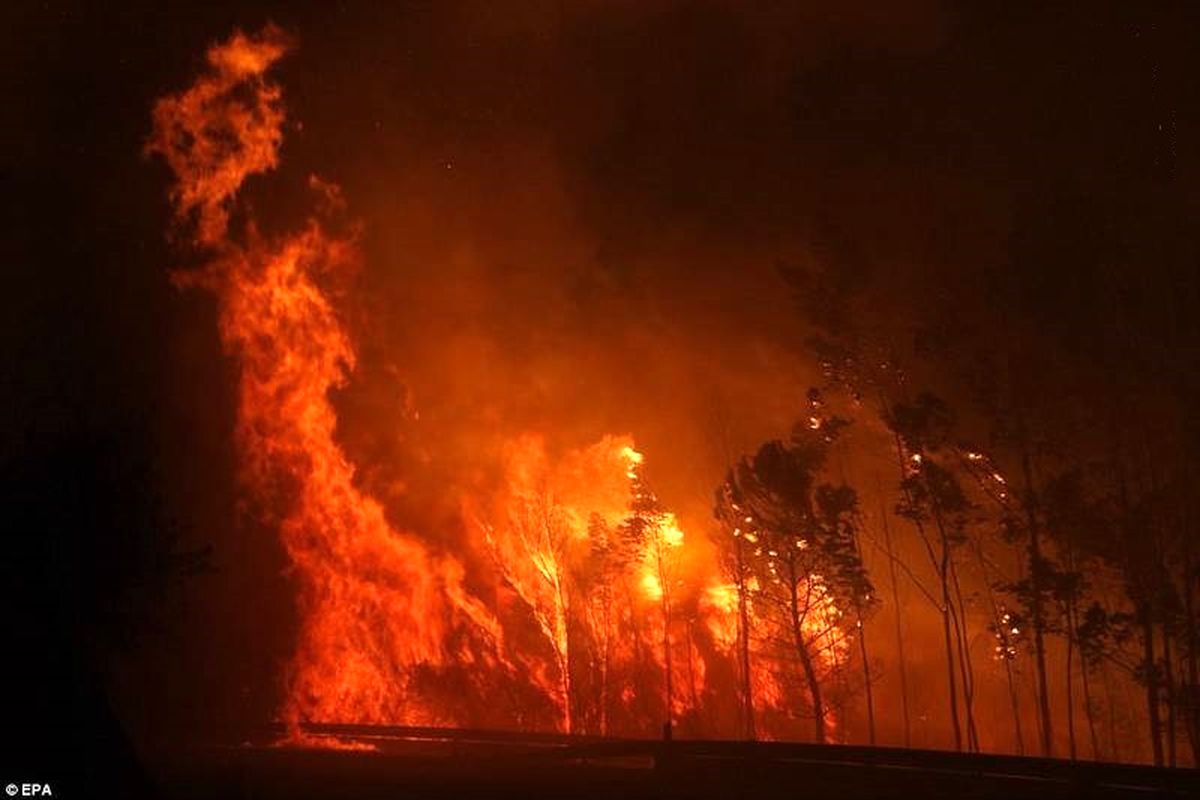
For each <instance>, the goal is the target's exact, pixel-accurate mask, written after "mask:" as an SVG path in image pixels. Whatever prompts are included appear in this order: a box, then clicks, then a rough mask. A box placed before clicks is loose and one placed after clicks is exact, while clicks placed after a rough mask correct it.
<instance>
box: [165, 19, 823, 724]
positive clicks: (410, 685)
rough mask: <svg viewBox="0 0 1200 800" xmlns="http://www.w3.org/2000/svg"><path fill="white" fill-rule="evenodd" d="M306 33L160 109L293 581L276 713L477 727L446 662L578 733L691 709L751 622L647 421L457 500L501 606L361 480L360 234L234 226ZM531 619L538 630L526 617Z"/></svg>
mask: <svg viewBox="0 0 1200 800" xmlns="http://www.w3.org/2000/svg"><path fill="white" fill-rule="evenodd" d="M290 47H291V42H290V41H289V39H288V37H286V36H285V35H284V34H283V33H282V32H281V31H280V30H278V29H276V28H274V27H268V28H266V29H265V30H264V31H262V32H261V33H259V34H257V35H246V34H243V33H240V32H238V33H235V34H234V35H233V36H232V37H231V38H230V39H229V40H228V41H226V42H224V43H221V44H217V45H215V46H213V47H212V48H211V49H210V50H209V51H208V57H207V64H208V66H207V70H206V71H205V72H204V74H202V75H201V76H200V77H199V78H198V79H197V81H196V82H195V83H194V84H193V85H192V86H191V87H190V88H189V89H187V90H186V91H184V92H182V93H179V94H176V95H171V96H168V97H165V98H163V99H161V100H160V101H159V102H158V103H157V104H156V106H155V108H154V111H153V121H154V128H153V133H152V136H151V138H150V140H149V142H148V144H147V146H146V150H147V152H148V153H152V154H156V155H159V156H161V157H162V158H163V159H164V161H165V162H166V163H167V165H168V166H169V167H170V169H171V170H172V172H173V173H174V179H175V180H174V183H173V184H172V187H171V192H170V196H171V199H172V202H173V206H174V211H175V214H176V217H177V220H178V223H179V225H180V226H181V228H182V229H183V230H185V231H188V232H189V233H190V234H191V237H192V244H193V245H194V246H195V247H196V248H197V250H198V251H199V253H200V254H201V255H202V256H203V258H204V266H202V267H200V268H199V269H194V270H188V271H180V272H176V273H175V275H174V278H175V280H176V282H177V283H178V284H180V285H183V286H193V287H199V288H203V289H205V290H207V291H209V292H211V293H212V294H213V295H214V297H215V298H216V301H217V307H218V314H219V321H218V325H219V334H220V340H221V343H222V345H223V347H224V349H225V351H226V352H227V353H228V354H230V355H231V356H232V357H233V358H235V359H236V363H237V365H238V386H237V421H236V440H237V444H238V451H239V453H240V478H241V481H242V483H243V485H244V486H245V489H246V491H247V493H248V495H249V496H250V497H251V498H252V499H253V501H254V504H255V509H256V511H257V512H258V514H259V516H260V517H261V519H262V520H263V521H264V522H265V523H267V524H268V525H270V526H271V527H273V528H275V529H277V530H278V533H279V536H280V539H281V541H282V543H283V545H284V548H285V551H286V554H287V557H288V559H289V561H290V565H291V568H292V572H293V573H294V576H295V579H296V584H297V587H298V597H297V608H298V612H299V619H300V628H299V632H298V635H297V642H296V645H295V650H294V653H293V656H292V658H291V662H290V664H289V667H288V670H287V674H286V680H285V685H284V700H283V703H282V708H281V716H282V717H283V719H284V720H285V721H287V722H288V723H289V725H290V729H291V732H292V733H291V735H292V738H293V740H294V741H296V740H301V739H302V737H301V734H300V728H299V725H300V723H301V722H304V721H336V722H360V723H388V724H445V725H454V724H462V723H463V722H464V720H463V719H462V718H460V717H458V716H456V712H455V711H454V710H452V708H453V704H449V703H444V702H438V696H437V692H436V690H435V689H433V688H431V685H432V684H436V683H437V676H439V675H442V674H445V673H447V672H449V671H451V670H458V671H459V672H460V673H461V672H462V671H464V670H466V671H468V672H469V673H470V674H471V675H473V676H475V677H476V678H478V679H479V680H480V681H485V680H488V679H490V677H489V676H493V677H494V676H495V675H501V676H505V679H506V680H511V681H516V682H521V681H524V682H526V683H527V684H532V686H533V687H534V688H535V689H536V691H537V692H539V693H540V695H541V696H542V697H544V698H548V699H549V701H550V703H551V704H552V705H553V707H554V708H555V709H556V710H557V717H558V718H557V720H556V721H555V722H554V723H553V724H555V725H556V727H558V728H559V729H560V730H564V731H576V730H581V729H590V730H595V731H597V732H600V733H606V732H608V731H609V730H610V729H611V727H612V725H613V721H614V720H616V719H625V720H629V719H634V718H636V719H638V720H641V721H642V722H643V723H644V722H645V720H648V719H654V717H655V715H662V714H663V713H664V712H666V713H667V714H668V715H672V716H676V717H678V716H680V715H683V714H685V713H687V712H689V711H690V710H694V709H695V707H696V706H697V705H698V704H699V703H700V702H701V701H700V699H699V698H701V696H702V695H703V694H704V692H705V690H706V688H707V687H706V681H708V680H709V676H710V675H711V674H712V673H713V670H712V668H711V664H710V663H709V662H710V661H711V660H713V659H718V658H723V659H728V658H729V653H730V651H731V649H732V647H733V645H734V643H735V642H736V641H737V639H738V636H739V632H738V598H737V596H736V591H735V590H734V588H733V587H731V586H729V585H727V584H725V583H724V582H723V579H722V578H721V576H720V571H719V569H718V568H717V565H716V564H715V563H714V560H713V559H711V558H710V559H709V560H708V561H707V562H705V561H702V560H699V559H697V558H691V559H684V558H683V556H684V555H685V551H686V550H687V546H688V543H689V541H690V540H688V539H687V537H686V536H685V533H684V531H683V528H682V527H681V524H680V522H679V519H678V518H677V516H676V514H675V513H674V512H673V511H671V510H670V509H668V508H666V507H665V505H664V504H663V503H662V501H660V499H659V498H658V497H657V496H656V495H655V494H654V492H653V491H652V490H651V489H650V488H649V484H648V482H647V480H646V477H645V475H644V474H643V467H644V466H645V461H646V459H645V457H644V456H643V454H642V453H641V452H639V451H638V450H637V449H636V448H635V446H634V442H633V440H632V439H631V438H630V437H628V436H608V437H604V438H602V439H601V440H600V441H598V442H596V443H595V444H594V445H592V446H590V447H585V448H581V449H578V450H574V451H570V452H567V453H565V454H561V455H559V456H557V457H552V456H551V455H550V454H549V452H548V448H547V446H546V443H545V440H544V438H543V437H541V436H540V435H538V434H536V433H531V434H527V435H524V436H519V437H515V438H514V439H513V440H512V441H510V442H509V443H508V445H507V447H506V448H505V453H504V459H503V460H504V464H505V475H504V482H503V488H502V489H500V490H499V491H497V492H496V493H495V495H494V496H489V497H464V498H462V509H463V521H464V524H465V526H466V527H467V529H468V532H469V533H472V534H474V536H473V537H471V542H472V544H471V546H472V547H475V548H478V550H479V551H480V552H483V553H487V554H490V556H491V562H492V563H493V565H494V584H495V586H494V587H492V588H494V589H495V597H494V598H489V602H486V603H485V602H484V601H483V600H481V599H480V597H481V596H482V595H480V594H476V593H473V592H472V591H470V590H469V589H468V583H467V579H466V578H467V576H466V569H465V567H464V565H463V562H461V561H459V560H458V559H456V558H453V557H451V556H449V555H446V554H443V553H435V552H433V551H432V550H431V549H430V547H429V546H428V545H427V544H426V543H425V540H424V539H422V538H421V537H419V536H418V535H416V534H415V533H413V532H410V531H404V530H399V529H397V527H396V526H394V525H393V524H391V523H390V522H389V520H388V518H387V514H386V510H385V508H384V505H383V504H382V503H381V502H380V501H379V500H378V499H376V498H375V497H373V496H371V495H370V494H368V493H366V492H365V491H364V490H362V489H361V488H359V486H358V485H357V484H356V481H355V467H354V465H353V464H352V463H351V461H350V459H349V458H348V457H347V454H346V453H345V452H344V451H343V449H342V447H341V446H340V445H339V444H338V442H337V440H336V438H335V430H336V428H337V422H338V420H337V415H336V412H335V409H334V407H333V404H332V403H331V401H330V391H331V390H332V389H334V388H337V387H340V386H342V385H344V384H345V383H346V382H347V380H348V379H349V375H350V374H351V373H352V372H353V370H354V369H355V364H356V352H355V346H354V342H353V341H352V340H351V338H350V336H349V334H348V332H347V330H346V327H345V325H344V324H343V321H342V318H341V315H340V311H339V308H338V307H337V303H336V302H335V301H336V299H337V298H338V297H340V296H341V294H340V289H341V288H343V287H344V286H345V285H346V282H347V281H348V280H349V278H351V277H352V276H353V274H354V273H355V271H356V270H357V267H358V263H359V256H358V250H357V246H356V240H355V233H354V231H353V228H351V229H350V232H349V233H345V234H334V233H331V232H330V230H331V224H330V220H328V219H326V218H324V217H318V216H316V215H314V216H313V217H312V218H311V219H309V220H308V221H307V222H306V223H305V224H304V225H303V226H302V227H301V228H300V229H299V230H297V231H295V232H293V233H291V234H287V235H282V236H278V237H266V236H263V235H262V234H260V233H259V232H258V230H257V229H256V227H255V225H254V220H253V219H252V218H250V217H249V215H245V216H246V218H245V220H244V221H243V222H241V223H240V224H238V225H235V224H234V220H235V219H239V217H238V214H239V213H244V209H241V208H239V206H238V195H239V192H240V191H241V190H242V188H243V185H244V184H245V182H246V180H247V179H248V178H250V177H251V176H254V175H260V174H263V173H266V172H269V171H271V170H273V169H275V168H276V167H277V165H278V163H279V147H280V144H281V142H282V139H283V126H284V121H285V118H286V114H285V110H284V106H283V102H282V92H281V89H280V87H279V86H278V84H276V83H275V82H273V81H272V80H271V79H270V77H269V71H270V69H271V68H272V67H273V66H274V65H275V64H276V63H277V62H278V61H279V59H280V58H282V57H283V56H284V55H285V54H286V53H287V52H288V51H289V49H290ZM309 183H310V188H311V189H312V190H313V191H314V192H316V193H317V194H318V195H319V199H321V200H322V201H323V202H321V203H319V204H318V207H321V208H327V209H337V208H339V207H340V206H341V205H342V204H341V201H340V195H339V192H338V189H337V187H336V186H333V185H331V184H327V183H325V182H323V181H321V180H319V179H317V178H311V179H310V182H309ZM747 521H748V522H749V521H750V520H749V518H747ZM734 535H735V536H737V535H739V533H738V531H734ZM744 535H745V539H746V541H747V542H750V543H752V544H753V543H754V542H755V541H756V538H755V537H754V534H753V533H751V532H747V533H745V534H744ZM685 563H686V565H687V566H686V570H687V571H686V572H685V568H684V564H685ZM809 580H810V581H811V582H813V588H814V589H815V590H816V591H817V593H818V595H819V596H820V597H822V599H821V601H820V603H819V605H818V612H817V613H814V614H813V615H812V616H811V618H810V620H808V621H806V623H805V624H806V625H811V626H818V627H814V628H813V629H812V630H811V631H809V632H810V634H811V635H813V636H821V637H829V638H828V641H827V642H826V646H825V647H824V650H823V655H822V658H825V659H837V658H839V657H843V658H844V655H845V637H844V636H839V635H838V622H837V618H838V617H839V616H840V612H838V610H837V609H836V607H835V606H834V605H833V603H832V599H831V598H829V597H828V594H827V593H822V592H823V590H822V587H821V586H820V585H819V579H818V578H816V577H810V579H809ZM470 585H471V586H473V587H475V588H476V589H477V590H479V589H480V587H483V588H487V586H488V581H487V580H486V579H477V580H475V581H474V582H472V583H471V584H470ZM685 606H686V609H690V610H685ZM751 612H752V614H753V609H751ZM530 622H532V625H530V624H529V623H530ZM818 628H819V629H818ZM529 630H535V631H536V632H537V635H538V636H537V638H538V642H532V643H528V645H526V644H525V639H523V638H521V637H520V636H519V635H515V634H514V631H516V632H517V633H518V634H520V633H522V632H527V631H529ZM526 638H527V637H526ZM514 639H516V640H518V641H517V642H514ZM822 641H825V640H822ZM539 642H540V643H539ZM430 676H433V677H432V678H431V677H430ZM754 680H755V683H756V687H757V689H756V692H757V702H759V703H762V704H764V707H768V706H769V707H781V706H782V705H783V704H784V703H785V702H786V701H785V698H784V695H785V693H784V691H783V689H782V688H781V686H780V685H779V684H778V682H777V680H776V678H775V676H774V675H773V674H772V673H771V672H770V671H768V670H765V669H764V670H760V671H758V673H757V674H756V676H755V678H754ZM656 682H658V683H662V684H664V685H663V686H661V687H660V688H656V689H647V688H646V687H648V686H656V685H657V684H656ZM656 703H657V704H658V705H655V704H656ZM660 718H661V716H660ZM643 727H647V726H645V725H643ZM648 727H649V729H650V730H655V729H656V728H657V723H653V724H651V725H649V726H648Z"/></svg>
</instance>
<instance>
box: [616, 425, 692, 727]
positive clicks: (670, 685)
mask: <svg viewBox="0 0 1200 800" xmlns="http://www.w3.org/2000/svg"><path fill="white" fill-rule="evenodd" d="M624 455H625V457H626V459H628V462H629V470H628V476H629V481H630V503H629V516H628V517H626V519H625V520H624V521H623V522H622V523H621V525H620V527H619V528H618V530H617V535H618V537H619V539H620V540H621V542H622V545H623V546H624V547H625V548H626V549H627V550H630V551H633V552H637V553H640V562H641V581H640V584H641V587H642V590H643V592H644V594H645V596H646V597H647V598H648V599H650V600H652V601H656V602H657V603H658V608H659V613H660V616H661V620H660V621H661V624H662V657H663V681H664V689H663V704H664V715H665V722H666V724H667V725H668V726H670V725H671V721H672V705H673V703H674V698H675V694H674V675H673V673H672V669H671V613H672V605H671V600H672V588H673V583H674V581H675V575H674V573H675V567H676V560H677V559H676V551H677V549H678V548H679V547H680V546H681V545H682V544H683V531H681V530H680V529H679V525H678V523H677V522H676V520H675V515H674V514H673V513H672V512H670V511H668V510H667V509H666V508H665V507H664V506H663V504H662V502H661V501H660V500H659V499H658V496H657V495H655V494H654V492H653V491H652V490H651V489H650V487H649V486H648V485H647V483H646V481H645V478H643V477H642V473H641V469H640V467H641V464H642V460H643V459H642V454H641V453H639V452H637V451H636V450H634V449H633V448H632V447H628V448H626V449H625V451H624Z"/></svg>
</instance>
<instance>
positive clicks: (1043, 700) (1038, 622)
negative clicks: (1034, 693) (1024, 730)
mask: <svg viewBox="0 0 1200 800" xmlns="http://www.w3.org/2000/svg"><path fill="white" fill-rule="evenodd" d="M1021 471H1022V473H1023V475H1024V479H1025V497H1024V498H1023V501H1022V505H1023V506H1024V507H1025V518H1026V522H1027V524H1028V526H1029V577H1030V584H1031V587H1032V595H1033V596H1032V603H1031V604H1032V611H1033V653H1034V663H1035V666H1036V668H1037V680H1038V707H1039V709H1040V711H1041V731H1042V755H1044V756H1046V757H1050V756H1052V755H1054V735H1053V730H1052V728H1051V720H1050V690H1049V687H1048V682H1047V680H1046V644H1045V641H1044V639H1043V632H1044V630H1045V625H1046V620H1045V614H1044V610H1043V608H1042V581H1041V574H1042V566H1041V565H1042V548H1041V541H1040V535H1039V534H1040V525H1039V523H1038V519H1037V497H1036V495H1035V494H1034V482H1033V463H1032V461H1031V460H1030V457H1029V447H1028V444H1027V443H1026V442H1025V440H1024V436H1022V438H1021Z"/></svg>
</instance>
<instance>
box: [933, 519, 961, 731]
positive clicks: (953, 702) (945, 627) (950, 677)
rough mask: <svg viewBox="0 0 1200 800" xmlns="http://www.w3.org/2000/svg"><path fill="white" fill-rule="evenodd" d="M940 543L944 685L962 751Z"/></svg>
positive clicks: (946, 582) (946, 553) (944, 550)
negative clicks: (944, 654)
mask: <svg viewBox="0 0 1200 800" xmlns="http://www.w3.org/2000/svg"><path fill="white" fill-rule="evenodd" d="M942 544H943V546H942V560H941V566H940V568H939V571H938V577H939V578H940V579H941V583H942V638H943V640H944V644H945V646H946V685H947V687H948V689H949V693H950V725H951V728H952V729H953V731H954V749H955V750H958V751H962V725H961V724H960V723H959V721H958V688H957V684H956V680H955V677H954V643H953V642H952V641H951V635H950V611H951V607H950V582H949V580H948V578H947V575H946V570H947V565H948V563H949V559H950V551H949V549H948V548H947V547H946V545H945V542H943V543H942Z"/></svg>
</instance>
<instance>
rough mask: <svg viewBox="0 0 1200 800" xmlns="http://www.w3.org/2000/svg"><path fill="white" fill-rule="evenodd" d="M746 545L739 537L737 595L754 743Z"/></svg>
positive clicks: (745, 703)
mask: <svg viewBox="0 0 1200 800" xmlns="http://www.w3.org/2000/svg"><path fill="white" fill-rule="evenodd" d="M744 547H745V543H744V542H743V540H742V537H740V536H739V537H738V539H737V544H736V545H735V551H736V553H737V594H738V634H739V636H738V649H739V656H740V657H741V663H742V719H743V722H744V724H745V726H746V738H747V739H749V740H750V741H754V739H755V738H756V736H755V731H754V680H753V676H752V674H751V672H750V608H749V604H748V602H747V600H748V598H747V597H746V562H745V554H744V552H743V548H744Z"/></svg>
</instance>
